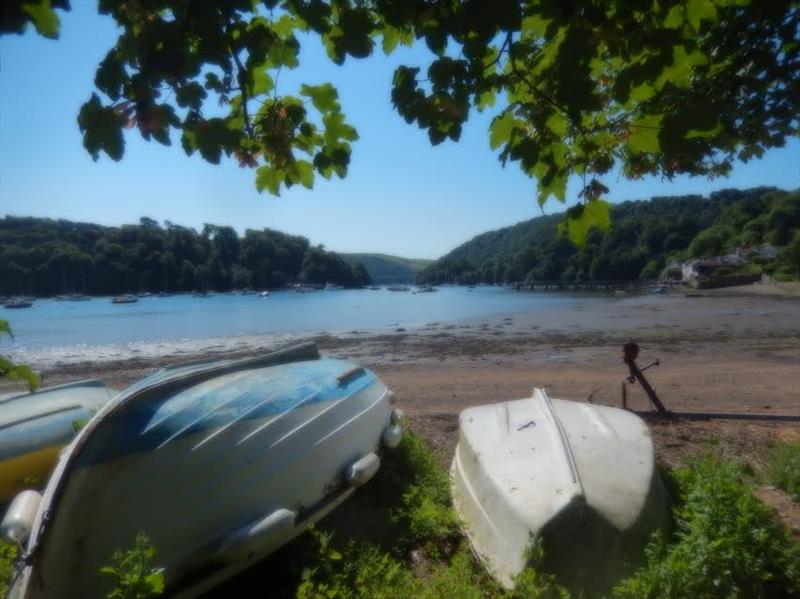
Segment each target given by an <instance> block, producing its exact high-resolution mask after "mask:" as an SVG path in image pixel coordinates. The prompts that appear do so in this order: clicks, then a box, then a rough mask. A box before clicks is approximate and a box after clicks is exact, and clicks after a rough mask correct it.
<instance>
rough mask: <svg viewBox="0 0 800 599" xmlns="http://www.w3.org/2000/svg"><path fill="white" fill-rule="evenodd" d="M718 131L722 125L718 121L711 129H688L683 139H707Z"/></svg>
mask: <svg viewBox="0 0 800 599" xmlns="http://www.w3.org/2000/svg"><path fill="white" fill-rule="evenodd" d="M720 131H722V125H720V124H719V123H717V125H716V126H715V127H712V128H711V129H703V130H701V129H690V130H689V132H688V133H687V134H686V138H685V139H707V138H710V137H716V136H717V135H718V134H719V132H720Z"/></svg>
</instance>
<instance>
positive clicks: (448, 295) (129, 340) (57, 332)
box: [0, 286, 608, 363]
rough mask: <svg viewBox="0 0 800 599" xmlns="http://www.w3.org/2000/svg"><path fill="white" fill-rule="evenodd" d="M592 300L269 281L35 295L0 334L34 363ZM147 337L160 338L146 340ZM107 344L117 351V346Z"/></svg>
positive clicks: (376, 328) (386, 327) (487, 289)
mask: <svg viewBox="0 0 800 599" xmlns="http://www.w3.org/2000/svg"><path fill="white" fill-rule="evenodd" d="M599 301H608V300H607V299H604V298H600V297H592V296H583V295H568V294H556V293H521V292H516V291H513V290H511V289H508V288H502V287H491V286H483V287H481V286H479V287H476V288H474V289H467V288H465V287H441V288H439V290H438V291H437V292H434V293H412V292H410V291H409V292H396V291H395V292H392V291H388V290H387V289H385V288H384V289H380V290H369V289H354V290H336V291H316V292H313V293H295V292H291V291H276V292H271V293H270V295H269V296H268V297H265V298H262V297H260V296H259V295H240V294H233V293H230V294H213V295H210V296H208V297H195V296H191V295H174V296H171V297H145V298H140V299H139V301H138V302H137V303H134V304H113V303H112V302H111V299H110V298H108V297H96V298H92V299H90V300H88V301H82V302H70V301H56V300H37V301H36V302H35V303H34V305H33V307H31V308H28V309H21V310H9V309H2V310H0V318H4V319H6V320H8V321H9V322H10V323H11V326H12V329H13V331H14V339H13V341H12V342H11V345H10V346H9V345H6V343H7V341H4V342H3V343H4V345H5V348H6V349H5V351H9V350H10V352H11V353H12V355H13V354H16V355H18V356H20V357H24V358H25V359H28V360H32V361H33V362H34V363H37V362H40V360H39V359H37V357H38V358H41V357H44V356H49V357H50V358H59V357H60V358H62V359H63V358H70V357H73V358H75V359H78V358H81V359H92V357H97V358H100V359H102V358H103V357H104V356H106V357H109V358H110V357H111V356H107V354H108V351H106V350H107V349H108V348H117V349H118V350H119V349H120V348H125V347H126V348H128V349H129V350H131V348H133V349H132V353H133V354H135V353H137V351H143V348H145V347H149V348H150V350H152V351H156V350H157V349H158V347H160V348H162V349H168V348H167V347H166V346H169V345H171V344H175V343H176V342H177V343H179V344H180V345H182V346H184V347H186V348H188V347H189V346H192V347H193V348H194V349H195V350H202V349H203V347H202V343H200V341H201V340H209V339H217V340H219V339H227V338H231V337H237V336H248V335H250V336H252V335H265V334H269V335H275V336H277V337H281V336H287V337H288V336H291V335H293V334H294V335H299V334H314V333H322V332H327V333H333V334H336V333H347V332H350V331H352V330H354V329H357V330H359V331H370V332H381V331H383V332H389V331H394V330H395V329H396V328H399V327H410V328H413V327H417V326H422V325H425V324H427V323H430V322H434V321H435V322H447V321H459V320H467V319H474V318H479V317H483V316H490V315H495V314H505V313H513V312H521V311H531V310H537V309H540V308H553V307H559V306H563V307H564V308H568V307H570V306H574V305H576V304H587V303H594V302H599ZM192 342H194V343H192ZM153 344H156V346H157V347H151V346H152V345H153ZM137 347H138V348H139V349H138V350H137V349H136V348H137ZM152 351H147V352H145V353H152ZM187 351H188V349H187ZM111 353H112V354H113V356H114V357H122V356H121V354H120V352H119V351H114V352H111ZM118 354H120V355H118ZM46 361H48V362H49V361H52V360H50V359H48V360H46ZM59 361H61V360H59Z"/></svg>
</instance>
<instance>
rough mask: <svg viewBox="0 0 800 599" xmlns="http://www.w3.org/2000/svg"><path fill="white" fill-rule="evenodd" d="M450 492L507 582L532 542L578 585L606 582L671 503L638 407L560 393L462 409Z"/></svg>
mask: <svg viewBox="0 0 800 599" xmlns="http://www.w3.org/2000/svg"><path fill="white" fill-rule="evenodd" d="M451 474H452V476H451V493H452V498H453V505H454V507H455V509H456V512H457V513H458V515H459V517H460V520H461V522H462V526H463V529H464V532H465V534H466V536H467V537H468V539H469V541H470V544H471V545H472V549H473V550H474V553H475V554H476V556H477V557H478V558H479V559H480V561H481V562H482V563H483V565H484V566H485V568H486V570H487V571H488V572H489V573H490V574H491V575H492V576H493V577H494V578H495V579H496V580H497V581H498V582H499V583H500V584H502V585H503V586H504V587H506V588H513V587H514V584H515V582H514V579H515V577H516V576H517V575H518V574H520V572H522V570H523V569H524V567H525V566H526V565H527V562H528V559H529V558H528V556H529V550H530V547H531V543H532V542H533V541H536V542H539V543H541V544H542V545H543V549H544V559H545V566H546V567H547V569H548V570H550V571H552V572H555V573H556V574H558V575H560V576H561V577H562V578H563V579H564V580H572V581H576V582H577V583H578V585H579V586H580V587H581V588H594V589H597V588H600V589H602V588H606V587H607V585H608V584H610V583H611V582H613V580H614V579H615V577H616V576H618V575H619V574H620V572H621V568H622V566H623V565H624V564H625V562H626V560H627V561H635V559H636V557H637V556H639V555H641V550H642V548H643V547H644V545H645V543H646V541H647V538H648V536H649V535H650V533H652V532H653V531H654V530H656V529H657V528H660V527H663V526H665V525H666V522H667V518H668V508H667V502H666V494H665V492H664V489H663V486H662V483H661V480H660V478H659V476H658V471H657V470H656V467H655V458H654V451H653V441H652V438H651V437H650V433H649V431H648V429H647V426H646V425H645V423H644V422H643V421H642V420H641V419H640V418H639V417H638V416H636V415H635V414H632V413H631V412H627V411H625V410H620V409H617V408H611V407H607V406H598V405H592V404H586V403H579V402H574V401H565V400H561V399H550V398H549V397H548V396H547V394H546V393H545V391H544V390H543V389H535V390H534V392H533V396H532V397H531V398H528V399H521V400H517V401H509V402H504V403H498V404H493V405H485V406H479V407H474V408H469V409H466V410H464V411H463V412H462V413H461V415H460V417H459V441H458V446H457V447H456V453H455V457H454V458H453V463H452V468H451Z"/></svg>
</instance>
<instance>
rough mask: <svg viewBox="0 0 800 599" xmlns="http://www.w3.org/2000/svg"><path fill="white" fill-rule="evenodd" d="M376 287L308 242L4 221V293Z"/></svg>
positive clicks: (0, 222) (359, 267) (226, 232)
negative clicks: (297, 285) (326, 285)
mask: <svg viewBox="0 0 800 599" xmlns="http://www.w3.org/2000/svg"><path fill="white" fill-rule="evenodd" d="M328 282H330V283H336V284H339V285H343V286H345V287H358V286H363V285H366V284H368V283H369V282H370V279H369V274H368V273H367V271H366V269H365V268H364V265H363V264H355V265H354V266H350V265H348V264H347V263H346V262H345V261H344V260H343V259H342V258H341V257H340V256H338V255H337V254H335V253H334V252H329V251H326V250H325V248H324V247H323V246H312V245H311V244H310V243H309V241H308V240H307V239H306V238H304V237H299V236H295V235H287V234H284V233H281V232H279V231H274V230H271V229H263V230H255V229H247V230H246V231H245V233H244V236H243V237H240V236H239V235H238V234H237V232H236V231H235V230H234V229H233V228H232V227H226V226H217V225H211V224H206V225H203V228H202V230H201V231H200V232H198V231H195V230H194V229H192V228H189V227H184V226H180V225H176V224H174V223H171V222H169V221H166V222H165V223H164V224H163V226H162V225H161V224H159V223H158V222H157V221H155V220H153V219H151V218H146V217H145V218H142V219H140V221H139V224H137V225H123V226H121V227H106V226H102V225H97V224H90V223H79V222H72V221H68V220H53V219H45V218H32V217H16V216H6V217H5V218H3V219H0V294H4V295H13V294H31V295H37V296H49V295H57V294H65V293H84V294H90V295H113V294H118V293H129V292H160V291H166V292H180V291H205V290H217V291H227V290H231V289H273V288H279V287H283V286H285V285H288V284H292V283H304V284H324V283H328Z"/></svg>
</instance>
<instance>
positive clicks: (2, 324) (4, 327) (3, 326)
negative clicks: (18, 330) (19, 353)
mask: <svg viewBox="0 0 800 599" xmlns="http://www.w3.org/2000/svg"><path fill="white" fill-rule="evenodd" d="M3 334H6V335H8V336H9V337H11V338H12V339H13V338H14V333H12V332H11V325H10V324H8V321H7V320H3V319H2V318H0V337H2V335H3Z"/></svg>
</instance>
